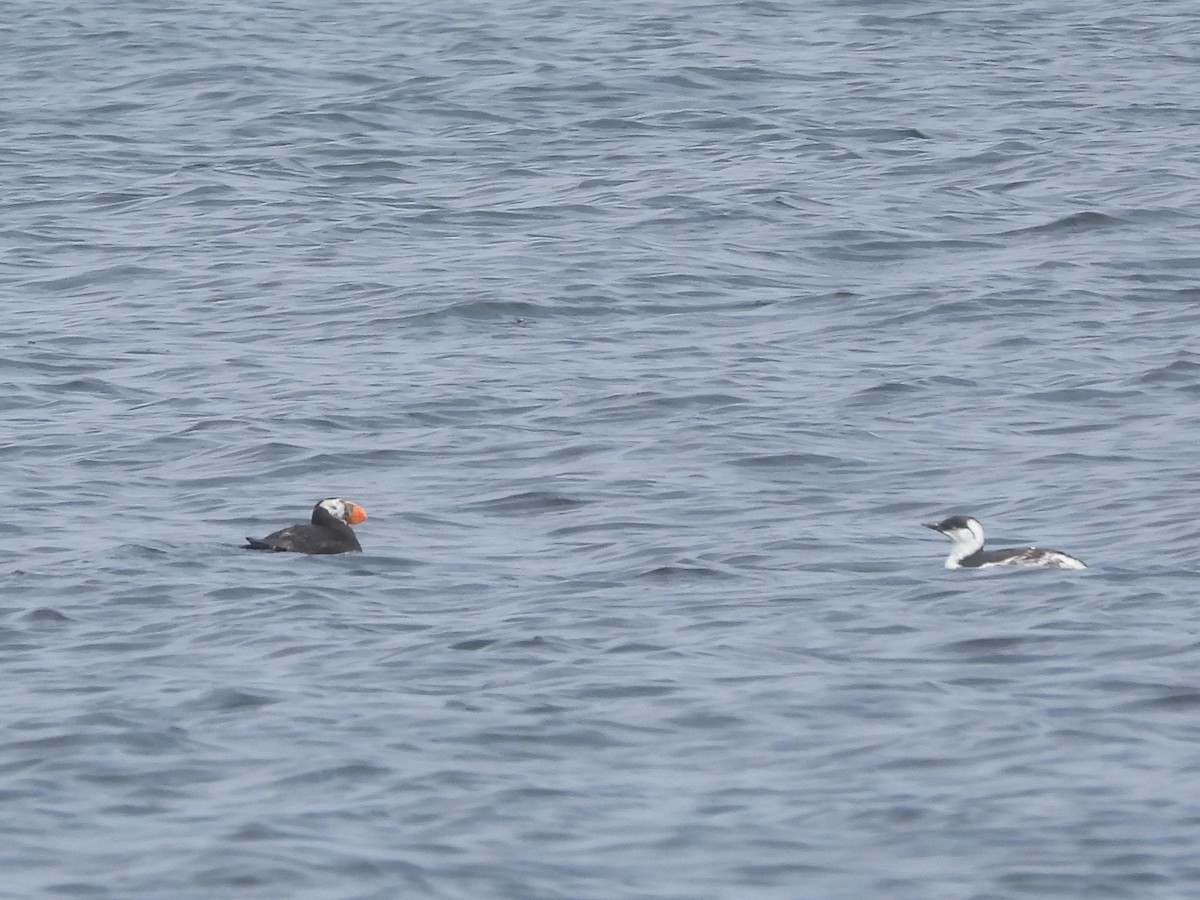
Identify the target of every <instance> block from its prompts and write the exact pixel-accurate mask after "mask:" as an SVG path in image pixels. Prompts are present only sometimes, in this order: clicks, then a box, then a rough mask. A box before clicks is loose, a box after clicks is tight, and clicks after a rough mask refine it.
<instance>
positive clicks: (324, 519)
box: [242, 497, 367, 553]
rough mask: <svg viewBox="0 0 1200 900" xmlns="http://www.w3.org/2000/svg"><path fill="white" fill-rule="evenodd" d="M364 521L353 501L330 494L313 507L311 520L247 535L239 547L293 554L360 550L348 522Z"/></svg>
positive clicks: (359, 545)
mask: <svg viewBox="0 0 1200 900" xmlns="http://www.w3.org/2000/svg"><path fill="white" fill-rule="evenodd" d="M366 520H367V513H366V511H365V510H364V509H363V508H362V507H361V506H359V505H358V504H357V503H351V502H350V501H349V500H341V499H339V498H337V497H332V498H330V499H328V500H322V501H321V502H320V503H318V504H317V505H316V506H314V507H313V512H312V522H311V523H309V524H305V523H300V524H297V525H292V526H290V527H288V528H281V529H280V530H279V531H276V532H273V533H272V534H268V535H267V536H266V537H264V538H252V537H248V538H246V543H245V544H244V545H243V546H242V549H244V550H275V551H278V552H285V551H290V552H293V553H350V552H354V551H361V550H362V545H361V544H359V542H358V538H357V537H356V536H355V534H354V529H353V528H351V527H350V524H354V525H357V524H359V523H360V522H365V521H366Z"/></svg>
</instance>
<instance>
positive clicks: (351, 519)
mask: <svg viewBox="0 0 1200 900" xmlns="http://www.w3.org/2000/svg"><path fill="white" fill-rule="evenodd" d="M317 506H319V507H321V509H323V510H325V512H327V513H329V514H330V515H331V516H333V517H334V518H335V519H340V520H341V521H343V522H346V523H347V524H350V525H357V524H359V523H360V522H365V521H367V511H366V510H365V509H363V508H362V507H361V506H359V505H358V504H357V503H354V502H353V501H351V500H343V499H342V498H341V497H330V498H329V499H328V500H322V501H321V502H320V503H318V504H317Z"/></svg>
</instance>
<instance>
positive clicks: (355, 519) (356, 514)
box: [346, 503, 367, 525]
mask: <svg viewBox="0 0 1200 900" xmlns="http://www.w3.org/2000/svg"><path fill="white" fill-rule="evenodd" d="M346 521H347V522H349V523H350V524H351V525H358V524H359V523H361V522H365V521H367V511H366V510H365V509H363V508H362V507H361V506H359V505H358V504H357V503H351V504H350V515H349V516H348V517H347V518H346Z"/></svg>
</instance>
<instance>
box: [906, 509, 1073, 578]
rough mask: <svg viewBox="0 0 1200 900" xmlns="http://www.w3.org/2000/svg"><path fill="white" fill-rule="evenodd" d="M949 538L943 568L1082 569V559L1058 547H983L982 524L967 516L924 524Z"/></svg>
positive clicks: (952, 517)
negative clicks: (950, 544)
mask: <svg viewBox="0 0 1200 900" xmlns="http://www.w3.org/2000/svg"><path fill="white" fill-rule="evenodd" d="M925 527H926V528H932V529H933V530H934V531H937V532H940V533H941V534H944V535H945V536H946V537H948V538H950V540H951V541H952V542H953V544H954V546H952V547H951V548H950V555H949V556H947V557H946V568H947V569H983V568H987V567H988V566H1024V567H1026V568H1041V569H1086V568H1087V566H1086V565H1085V564H1084V562H1083V560H1081V559H1076V558H1075V557H1074V556H1071V554H1069V553H1063V552H1062V551H1061V550H1049V549H1046V548H1044V547H1018V548H1016V549H1012V550H984V549H983V526H982V525H980V524H979V520H978V519H974V518H972V517H971V516H951V517H950V518H948V519H943V520H942V521H941V522H938V523H937V524H935V525H929V524H927V525H925Z"/></svg>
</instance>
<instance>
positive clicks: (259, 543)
mask: <svg viewBox="0 0 1200 900" xmlns="http://www.w3.org/2000/svg"><path fill="white" fill-rule="evenodd" d="M242 549H243V550H278V551H280V552H283V551H284V550H286V549H287V548H286V547H276V546H275V545H274V544H269V543H267V538H252V537H250V536H249V535H247V537H246V543H244V544H242Z"/></svg>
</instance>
